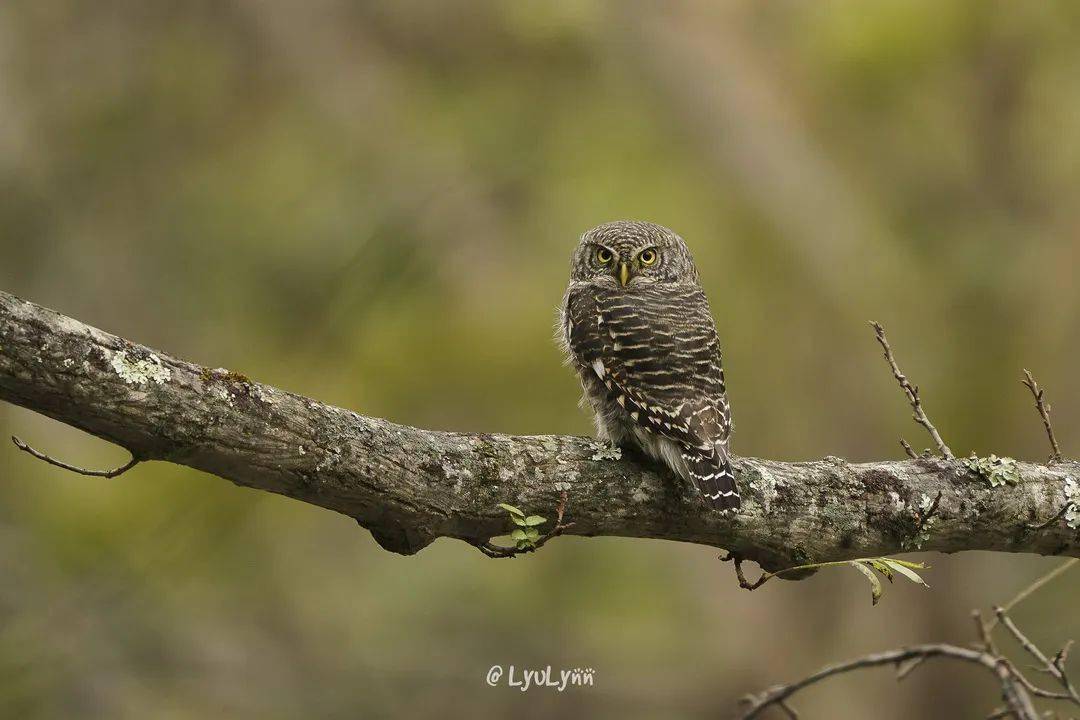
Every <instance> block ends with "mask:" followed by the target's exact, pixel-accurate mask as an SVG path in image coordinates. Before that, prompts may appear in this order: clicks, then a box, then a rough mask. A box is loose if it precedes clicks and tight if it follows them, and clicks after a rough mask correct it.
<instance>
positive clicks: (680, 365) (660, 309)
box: [567, 285, 739, 508]
mask: <svg viewBox="0 0 1080 720" xmlns="http://www.w3.org/2000/svg"><path fill="white" fill-rule="evenodd" d="M567 320H568V321H567V342H568V344H569V346H570V349H571V350H572V351H573V353H574V355H575V357H576V358H577V359H578V361H579V362H580V363H581V365H582V366H583V367H584V368H586V371H588V370H591V371H592V372H593V373H595V375H596V377H597V379H598V380H599V381H600V382H602V383H603V385H604V387H605V388H606V390H607V392H608V394H609V396H610V398H611V399H612V401H614V402H617V403H619V404H620V405H621V406H622V407H624V408H625V409H626V411H627V412H628V413H629V415H630V417H631V418H632V419H633V421H634V422H636V423H637V424H638V425H640V426H641V427H643V428H645V429H646V430H648V431H649V432H652V433H655V434H657V435H661V436H663V437H666V438H668V439H670V440H673V441H675V442H676V443H677V444H678V445H679V447H680V449H681V451H682V459H683V461H684V464H685V468H686V471H687V474H688V475H689V476H690V477H689V478H688V479H692V480H693V481H694V482H695V484H697V486H698V487H699V488H700V489H701V491H702V493H703V494H704V495H705V496H706V497H707V498H708V499H709V500H710V501H711V502H713V503H714V504H716V505H719V506H721V507H725V508H727V507H738V505H739V497H738V493H737V492H736V490H735V478H734V473H733V472H732V470H731V462H730V460H729V457H728V439H729V437H730V434H731V411H730V407H729V405H728V401H727V397H726V392H725V387H724V371H723V368H722V365H721V359H720V343H719V340H718V339H717V336H716V326H715V324H714V322H713V318H712V314H711V312H710V311H709V304H708V301H707V300H706V298H705V294H704V293H703V292H702V291H701V290H700V289H699V288H695V287H679V286H663V285H657V286H652V287H646V288H642V289H639V290H637V291H635V292H633V293H623V292H617V291H614V290H608V289H606V288H586V289H582V290H579V291H576V292H572V293H571V294H570V296H569V297H568V299H567Z"/></svg>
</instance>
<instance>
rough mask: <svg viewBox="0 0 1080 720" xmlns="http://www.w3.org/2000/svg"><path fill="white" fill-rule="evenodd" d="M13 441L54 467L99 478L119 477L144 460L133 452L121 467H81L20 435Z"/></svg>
mask: <svg viewBox="0 0 1080 720" xmlns="http://www.w3.org/2000/svg"><path fill="white" fill-rule="evenodd" d="M11 442H13V443H15V447H17V448H19V449H20V450H22V451H23V452H24V453H28V454H30V455H33V456H34V457H36V458H37V459H38V460H41V461H44V462H47V463H48V464H50V465H53V466H54V467H58V468H62V469H64V470H70V471H71V472H73V473H78V474H79V475H86V476H87V477H99V478H114V477H118V476H120V475H123V474H124V473H126V472H127V471H128V470H130V469H131V468H133V467H135V466H136V465H138V464H139V463H140V462H142V460H140V459H139V458H137V457H135V455H134V454H132V456H131V460H129V461H128V462H126V463H125V464H123V465H121V466H120V467H117V468H113V469H112V470H87V469H86V468H81V467H79V466H77V465H70V464H68V463H66V462H63V461H62V460H57V459H56V458H54V457H50V456H48V455H46V454H45V453H43V452H40V451H39V450H35V449H34V448H32V447H30V446H29V445H27V444H26V443H24V442H23V441H22V440H20V439H19V438H18V437H16V436H14V435H12V436H11Z"/></svg>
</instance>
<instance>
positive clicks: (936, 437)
mask: <svg viewBox="0 0 1080 720" xmlns="http://www.w3.org/2000/svg"><path fill="white" fill-rule="evenodd" d="M870 325H871V327H873V328H874V334H875V335H876V336H877V341H878V342H879V343H880V344H881V347H882V349H883V350H885V359H886V360H887V361H888V363H889V367H890V368H892V372H893V377H895V378H896V381H897V382H898V383H900V389H901V390H903V391H904V394H905V395H907V397H908V400H909V401H910V402H911V408H912V410H914V411H915V414H914V416H913V417H914V418H915V422H917V423H919V424H920V425H922V426H923V427H924V428H926V431H927V432H928V433H930V437H931V438H932V439H933V441H934V444H935V445H937V449H938V452H940V453H941V455H942V457H944V458H946V459H948V460H952V459H953V457H954V456H953V452H952V450H950V449H949V446H948V445H946V444H945V441H944V440H942V439H941V434H940V433H939V432H938V431H937V428H936V427H934V424H933V423H932V422H930V418H928V417H927V416H926V412H925V411H924V410H923V406H922V400H920V398H919V386H918V385H912V384H911V382H910V381H909V380H908V379H907V376H906V375H904V373H902V372H901V371H900V366H899V365H897V364H896V359H895V358H894V357H893V352H892V348H891V347H889V341H888V339H887V338H886V337H885V328H883V327H882V326H881V323H877V322H871V323H870Z"/></svg>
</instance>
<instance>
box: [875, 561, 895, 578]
mask: <svg viewBox="0 0 1080 720" xmlns="http://www.w3.org/2000/svg"><path fill="white" fill-rule="evenodd" d="M870 564H871V565H873V566H874V569H875V570H877V571H878V572H879V573H881V574H882V575H884V576H885V579H886V580H888V581H889V582H892V581H893V571H892V568H891V567H889V565H888V561H887V560H885V558H871V560H870Z"/></svg>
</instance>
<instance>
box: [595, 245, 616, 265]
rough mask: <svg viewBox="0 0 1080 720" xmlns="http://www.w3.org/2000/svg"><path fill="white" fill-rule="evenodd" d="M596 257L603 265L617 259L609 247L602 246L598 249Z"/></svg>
mask: <svg viewBox="0 0 1080 720" xmlns="http://www.w3.org/2000/svg"><path fill="white" fill-rule="evenodd" d="M596 259H597V260H598V261H599V262H600V264H601V265H607V264H608V263H610V262H611V261H612V260H614V259H615V256H614V255H612V254H611V251H610V250H608V249H607V248H600V249H599V250H597V251H596Z"/></svg>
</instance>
